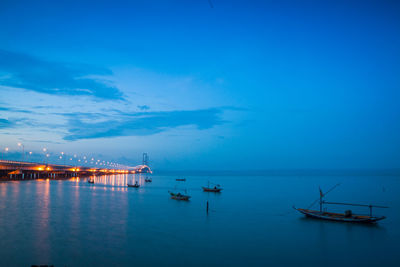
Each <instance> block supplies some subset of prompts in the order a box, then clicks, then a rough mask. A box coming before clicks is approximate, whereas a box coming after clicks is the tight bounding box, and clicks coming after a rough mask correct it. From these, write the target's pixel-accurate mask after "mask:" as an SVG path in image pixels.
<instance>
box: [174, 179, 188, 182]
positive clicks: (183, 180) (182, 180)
mask: <svg viewBox="0 0 400 267" xmlns="http://www.w3.org/2000/svg"><path fill="white" fill-rule="evenodd" d="M176 180H177V181H180V182H185V181H186V178H176Z"/></svg>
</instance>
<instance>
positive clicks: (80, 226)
mask: <svg viewBox="0 0 400 267" xmlns="http://www.w3.org/2000/svg"><path fill="white" fill-rule="evenodd" d="M175 178H177V177H176V176H157V175H153V182H152V183H146V184H145V183H144V181H143V177H137V179H138V180H140V182H141V184H142V185H143V186H142V187H141V188H139V189H135V188H127V187H126V186H125V184H126V183H127V181H132V179H133V176H131V175H129V176H128V175H119V176H103V177H96V178H95V182H96V183H95V184H94V185H91V184H88V183H87V180H86V179H79V178H75V179H71V180H67V181H59V180H58V181H46V180H42V181H24V182H3V183H0V198H1V201H0V242H1V249H0V265H1V266H30V265H31V264H54V265H55V266H90V265H96V266H111V265H112V264H115V265H116V266H129V265H136V266H140V265H147V266H151V265H153V266H157V265H161V266H165V265H175V266H183V265H198V266H201V265H225V266H234V265H235V266H244V265H252V266H261V265H263V266H265V265H267V264H268V265H274V266H302V265H303V266H322V265H324V266H329V265H332V266H333V265H338V264H340V265H346V266H356V265H357V266H361V265H386V266H400V253H399V251H400V245H399V244H400V243H399V242H400V212H399V211H400V178H399V177H368V176H366V177H345V176H341V177H315V176H312V177H296V176H290V177H289V176H281V177H262V176H250V177H245V176H242V177H240V176H234V177H228V176H213V177H211V180H212V181H214V182H217V183H220V184H221V185H222V186H223V187H224V190H223V192H222V193H221V194H213V193H204V192H202V191H201V186H202V185H205V184H207V180H208V178H207V177H202V176H188V177H186V178H187V181H186V182H176V181H175ZM336 183H341V186H339V187H338V188H337V189H335V190H334V191H332V192H331V193H330V194H329V195H328V196H327V200H331V201H342V202H344V201H347V202H350V201H351V202H360V203H366V204H369V203H370V202H371V203H375V204H381V205H388V206H390V209H385V210H378V209H377V210H376V211H377V213H378V214H383V215H386V216H387V217H388V218H387V219H386V220H384V221H382V222H381V223H379V224H378V225H375V226H367V225H352V224H345V223H335V222H325V221H318V220H313V219H307V218H304V217H303V216H301V215H300V214H298V213H297V212H295V211H294V210H293V209H292V206H293V205H296V206H298V207H307V206H308V205H309V204H310V203H311V202H312V201H313V200H315V198H317V197H318V194H319V193H318V186H319V185H320V186H321V187H322V188H323V189H325V190H327V189H328V188H329V187H331V186H333V185H335V184H336ZM175 186H178V188H183V189H185V188H186V189H187V191H188V193H189V194H190V195H192V200H191V201H190V202H179V201H176V200H172V199H170V198H169V195H168V190H172V189H174V187H175ZM207 200H209V203H210V212H209V215H208V216H207V214H206V201H207ZM339 210H343V209H339ZM360 211H362V212H364V213H366V212H367V210H365V209H361V210H360Z"/></svg>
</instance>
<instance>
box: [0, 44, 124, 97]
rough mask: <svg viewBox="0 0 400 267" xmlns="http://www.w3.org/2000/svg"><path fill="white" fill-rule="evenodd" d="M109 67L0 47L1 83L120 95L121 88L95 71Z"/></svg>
mask: <svg viewBox="0 0 400 267" xmlns="http://www.w3.org/2000/svg"><path fill="white" fill-rule="evenodd" d="M110 74H112V73H111V71H110V70H108V69H106V68H99V67H94V66H89V65H83V64H68V63H62V62H54V61H47V60H43V59H40V58H37V57H34V56H31V55H27V54H23V53H15V52H10V51H5V50H1V49H0V85H3V86H8V87H16V88H24V89H27V90H32V91H35V92H40V93H46V94H52V95H88V96H93V97H96V98H99V99H110V100H117V99H123V96H122V93H121V91H120V90H119V89H118V88H116V87H114V86H112V85H110V83H109V82H108V81H106V80H104V79H98V78H91V77H89V76H92V77H93V76H94V75H100V76H102V75H110Z"/></svg>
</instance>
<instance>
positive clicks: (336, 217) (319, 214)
mask: <svg viewBox="0 0 400 267" xmlns="http://www.w3.org/2000/svg"><path fill="white" fill-rule="evenodd" d="M336 186H338V184H337V185H335V186H334V187H333V188H331V189H330V190H329V191H328V192H327V193H325V194H324V193H322V190H321V189H319V191H320V197H319V207H320V208H319V210H311V209H309V208H311V207H312V206H313V205H314V204H315V203H316V202H317V201H318V199H317V200H316V201H314V202H313V203H312V204H311V205H310V207H309V208H308V209H301V208H295V207H293V208H294V209H295V210H297V211H298V212H300V213H302V214H304V215H306V216H307V217H310V218H315V219H320V220H329V221H337V222H352V223H375V222H377V221H380V220H383V219H385V218H386V217H385V216H373V215H372V208H388V207H385V206H376V205H363V204H352V203H340V202H327V201H324V200H323V198H324V197H325V196H326V195H327V194H328V193H329V192H330V191H332V190H333V189H334V188H335V187H336ZM324 204H331V205H345V206H358V207H368V208H369V215H359V214H353V212H352V211H351V210H346V211H345V213H336V212H328V211H326V209H323V205H324Z"/></svg>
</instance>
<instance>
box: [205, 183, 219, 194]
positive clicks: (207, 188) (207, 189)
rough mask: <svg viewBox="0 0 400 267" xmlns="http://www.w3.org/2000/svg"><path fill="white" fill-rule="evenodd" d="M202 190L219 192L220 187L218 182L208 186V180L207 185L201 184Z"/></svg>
mask: <svg viewBox="0 0 400 267" xmlns="http://www.w3.org/2000/svg"><path fill="white" fill-rule="evenodd" d="M202 188H203V191H204V192H213V193H220V192H221V190H222V188H221V186H220V185H219V184H216V185H214V187H210V182H208V185H207V187H205V186H203V187H202Z"/></svg>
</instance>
